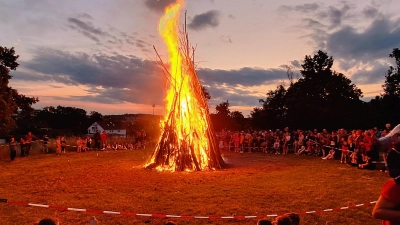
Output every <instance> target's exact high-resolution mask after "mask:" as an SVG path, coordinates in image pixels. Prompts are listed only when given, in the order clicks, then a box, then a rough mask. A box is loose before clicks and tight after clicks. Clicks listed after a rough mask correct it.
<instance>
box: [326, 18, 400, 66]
mask: <svg viewBox="0 0 400 225" xmlns="http://www.w3.org/2000/svg"><path fill="white" fill-rule="evenodd" d="M399 37H400V25H399V24H398V23H396V22H394V21H391V20H389V19H386V18H380V19H377V20H375V21H373V22H372V23H371V24H370V26H369V27H367V28H366V29H365V30H364V31H361V32H360V31H357V29H356V28H354V27H351V26H345V27H343V28H341V29H340V30H338V31H336V32H333V33H331V34H328V36H327V37H326V38H327V40H326V43H327V44H326V47H327V50H328V52H329V53H330V54H331V55H334V56H339V57H341V58H343V59H348V60H351V59H354V58H356V59H358V60H362V61H370V60H374V59H379V58H385V57H387V56H388V54H389V53H390V52H391V50H392V49H393V48H395V47H397V46H399V45H400V38H399Z"/></svg>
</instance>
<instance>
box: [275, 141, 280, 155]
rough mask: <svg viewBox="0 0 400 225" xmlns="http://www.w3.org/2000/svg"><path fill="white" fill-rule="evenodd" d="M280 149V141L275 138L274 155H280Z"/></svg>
mask: <svg viewBox="0 0 400 225" xmlns="http://www.w3.org/2000/svg"><path fill="white" fill-rule="evenodd" d="M280 148H281V140H280V139H279V138H276V140H275V143H274V149H275V155H279V154H281V152H280Z"/></svg>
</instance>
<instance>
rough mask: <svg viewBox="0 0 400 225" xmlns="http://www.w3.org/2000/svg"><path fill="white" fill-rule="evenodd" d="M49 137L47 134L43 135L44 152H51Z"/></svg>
mask: <svg viewBox="0 0 400 225" xmlns="http://www.w3.org/2000/svg"><path fill="white" fill-rule="evenodd" d="M48 144H49V137H48V136H47V134H45V135H44V136H43V143H42V151H43V153H49V146H48Z"/></svg>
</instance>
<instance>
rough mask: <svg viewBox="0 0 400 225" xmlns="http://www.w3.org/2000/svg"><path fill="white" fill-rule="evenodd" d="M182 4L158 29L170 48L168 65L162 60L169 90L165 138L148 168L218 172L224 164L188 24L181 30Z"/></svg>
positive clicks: (163, 124)
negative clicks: (192, 46) (214, 132)
mask: <svg viewBox="0 0 400 225" xmlns="http://www.w3.org/2000/svg"><path fill="white" fill-rule="evenodd" d="M182 5H183V1H178V2H177V3H175V4H173V5H171V6H169V7H167V9H166V10H165V13H164V16H163V17H162V18H161V19H160V22H159V27H158V30H159V33H160V35H161V37H162V38H163V40H164V42H165V44H166V46H167V49H168V60H169V64H168V66H166V65H164V64H163V63H162V61H161V58H160V62H161V65H162V67H163V68H164V74H165V75H166V76H167V80H168V90H167V93H166V98H165V117H164V119H163V121H162V122H161V130H162V132H161V136H160V138H159V142H158V144H157V147H156V149H155V151H154V153H153V155H152V157H151V159H150V161H149V162H148V164H147V165H146V166H145V167H147V168H151V169H153V168H154V169H156V170H158V171H163V170H168V171H204V170H214V169H218V168H221V167H222V166H223V164H224V162H223V160H222V157H221V155H220V152H219V149H218V148H217V144H216V141H215V137H214V135H213V132H212V128H211V123H210V117H209V111H208V105H207V101H206V99H205V98H204V96H203V93H202V89H201V84H200V81H199V79H198V77H197V73H196V70H195V65H194V62H193V55H194V49H193V48H191V47H190V45H189V41H188V35H187V32H186V24H185V27H184V30H183V31H181V32H180V31H179V25H178V23H179V15H180V9H181V7H182ZM179 34H181V35H179Z"/></svg>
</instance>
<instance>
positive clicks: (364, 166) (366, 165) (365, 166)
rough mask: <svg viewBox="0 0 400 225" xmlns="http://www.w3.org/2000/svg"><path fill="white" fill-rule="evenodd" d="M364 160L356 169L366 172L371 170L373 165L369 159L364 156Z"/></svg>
mask: <svg viewBox="0 0 400 225" xmlns="http://www.w3.org/2000/svg"><path fill="white" fill-rule="evenodd" d="M364 158H365V160H364V163H363V164H360V165H358V168H359V169H368V170H370V169H373V168H372V166H373V164H372V160H371V157H369V156H367V155H366V156H364Z"/></svg>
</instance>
